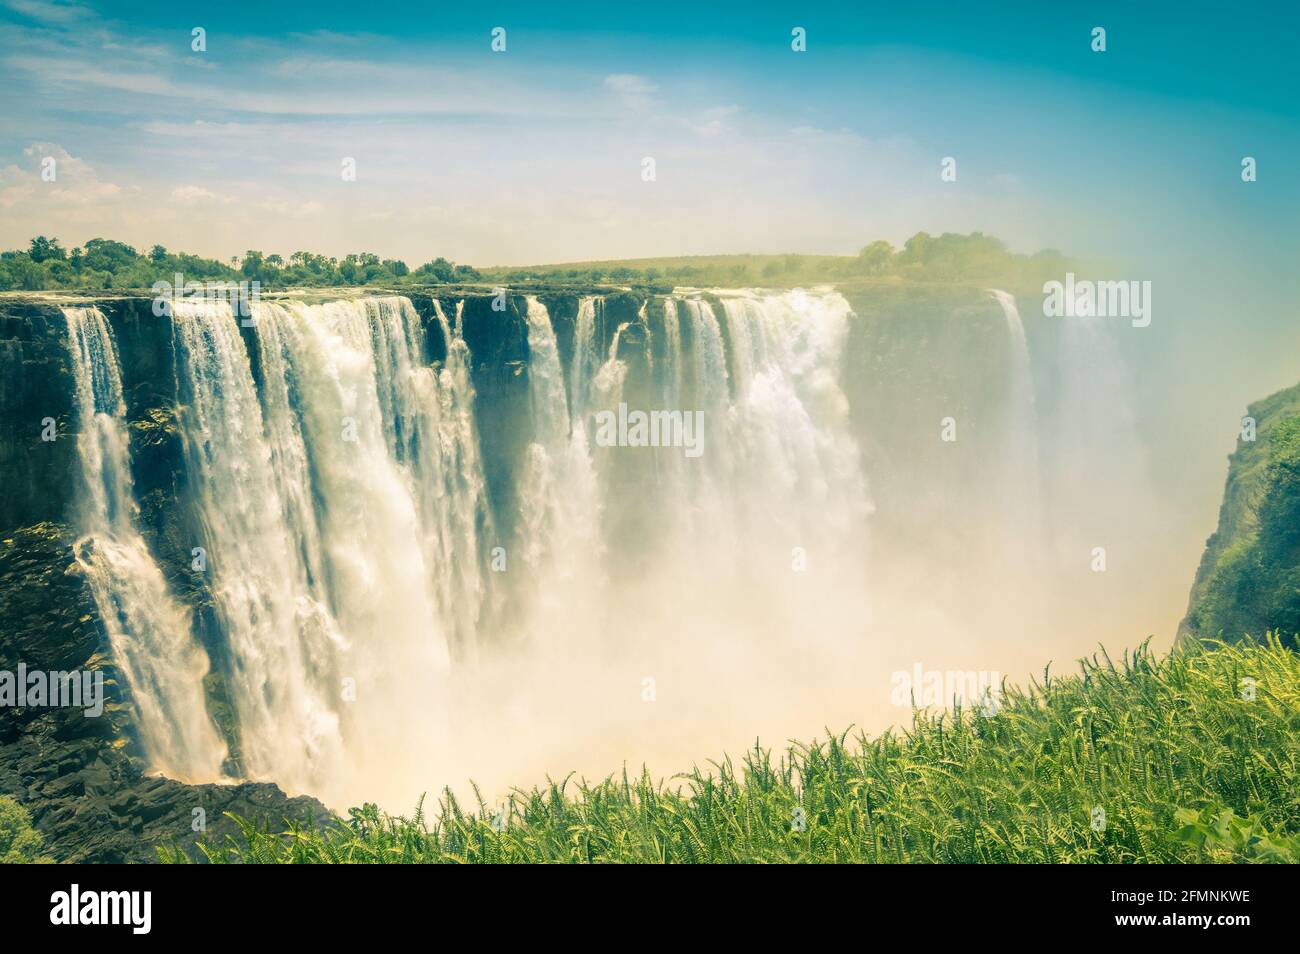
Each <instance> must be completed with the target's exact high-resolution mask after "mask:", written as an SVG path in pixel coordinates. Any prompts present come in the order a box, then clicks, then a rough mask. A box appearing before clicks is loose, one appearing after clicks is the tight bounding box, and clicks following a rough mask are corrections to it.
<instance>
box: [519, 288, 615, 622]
mask: <svg viewBox="0 0 1300 954" xmlns="http://www.w3.org/2000/svg"><path fill="white" fill-rule="evenodd" d="M527 322H528V352H529V360H528V381H529V385H528V386H529V397H530V400H531V402H532V419H533V438H534V439H533V440H532V441H531V442H530V443H529V445H528V449H527V457H526V462H525V465H524V474H523V477H522V479H521V480H520V482H519V486H520V517H521V528H522V529H521V539H522V551H523V558H524V562H525V564H526V565H527V566H528V567H529V571H530V575H531V577H532V579H533V584H534V585H533V586H532V587H531V596H532V599H533V601H534V607H535V609H534V618H533V620H532V621H531V622H532V624H533V627H534V628H535V631H536V632H541V631H543V630H544V629H545V628H546V624H547V621H550V622H554V620H555V618H556V617H557V616H559V615H560V614H562V613H563V612H564V610H565V607H566V606H568V607H569V608H570V609H571V610H573V611H574V612H578V613H580V612H582V609H581V608H580V607H578V606H573V605H572V604H573V602H574V601H575V600H578V601H583V600H584V599H585V598H584V595H583V594H584V591H585V593H586V594H587V596H588V597H589V596H590V594H591V593H592V592H594V591H596V590H597V589H598V588H599V581H600V575H601V562H600V534H599V527H600V507H599V502H598V501H599V498H598V495H597V483H596V472H595V468H594V467H593V466H592V460H591V453H590V450H589V446H588V442H587V430H586V428H585V427H583V426H582V424H581V421H580V420H579V421H575V422H573V424H572V426H570V419H569V413H568V399H567V397H566V395H565V382H564V375H563V372H562V371H561V367H560V352H559V347H558V346H557V344H556V340H555V330H554V328H553V327H552V325H551V317H550V313H549V312H548V311H547V308H546V306H545V305H543V304H542V303H541V302H540V301H538V300H537V299H536V298H534V297H529V298H528V299H527Z"/></svg>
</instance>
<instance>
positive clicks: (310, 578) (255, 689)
mask: <svg viewBox="0 0 1300 954" xmlns="http://www.w3.org/2000/svg"><path fill="white" fill-rule="evenodd" d="M172 311H173V314H172V330H173V335H174V340H175V348H176V374H177V397H178V401H179V408H178V410H179V419H180V423H181V433H182V436H183V438H184V444H185V451H186V458H187V465H188V469H189V473H190V480H191V482H192V484H193V487H194V492H195V495H196V498H197V500H196V503H197V509H198V511H199V514H200V518H201V520H202V523H203V529H204V539H205V545H206V548H207V572H208V573H209V574H210V577H211V582H210V584H209V585H210V588H211V591H212V595H213V598H214V600H215V602H216V606H217V609H218V612H219V614H220V617H221V621H222V624H223V628H224V631H225V637H226V642H227V651H228V653H229V657H230V662H229V665H228V667H227V668H228V672H227V674H226V678H227V683H228V685H227V691H228V694H229V696H230V698H231V701H232V703H233V705H234V707H235V709H236V711H237V713H238V717H239V738H240V753H239V754H240V764H241V767H242V768H243V771H244V772H245V773H246V774H248V775H250V776H252V777H254V778H271V777H274V778H275V779H277V780H278V781H281V782H282V784H284V785H285V786H286V787H287V788H289V789H290V790H294V791H313V790H316V791H319V790H322V789H323V788H324V787H325V786H326V785H327V783H328V782H329V780H331V779H332V778H333V777H335V776H336V775H337V774H338V773H339V772H341V771H344V770H345V768H346V753H345V745H344V731H345V730H344V725H343V722H344V719H345V715H344V713H343V712H342V711H341V706H340V705H339V704H338V702H337V700H338V690H337V688H336V687H337V686H338V685H339V682H340V681H341V679H342V676H343V673H342V672H341V671H340V670H339V668H338V665H337V664H338V659H339V655H340V653H341V651H342V650H343V649H344V648H345V647H346V646H347V642H348V641H347V637H345V636H344V634H343V632H342V631H341V629H340V628H339V625H338V622H337V620H336V619H335V617H334V615H333V613H332V612H331V610H330V607H329V605H328V602H327V596H326V593H325V589H324V588H325V580H324V576H325V573H324V570H323V568H324V566H325V559H326V546H327V545H326V544H325V543H324V541H323V540H322V536H323V535H322V534H321V533H320V532H319V528H318V527H317V526H316V524H315V522H314V513H313V511H314V510H315V507H314V505H313V504H312V503H309V502H311V501H313V500H314V491H313V490H310V489H308V488H307V487H305V486H302V487H299V488H295V487H294V483H295V482H298V481H304V480H305V479H306V478H307V476H308V474H311V473H312V471H313V468H312V467H311V465H310V464H309V463H308V456H307V437H306V435H305V434H304V433H303V430H302V428H300V427H299V426H298V423H297V422H296V420H294V419H292V416H291V414H290V410H289V409H290V401H291V400H293V399H294V398H293V395H292V394H291V393H290V392H289V391H287V390H286V389H285V388H286V385H285V382H283V381H281V382H274V383H272V384H271V385H270V386H268V387H267V388H266V389H265V390H266V393H267V395H268V401H267V409H268V412H269V414H270V420H269V421H266V420H265V419H264V416H263V411H262V404H261V401H260V400H259V397H258V393H257V390H256V388H255V387H254V384H253V376H252V371H251V366H250V364H249V358H248V352H247V350H246V348H245V346H244V341H243V338H242V337H241V336H240V333H239V326H238V323H237V321H236V319H235V316H234V314H233V312H232V311H231V309H230V306H229V305H227V304H225V303H221V302H199V301H178V302H176V303H174V305H173V309H172ZM268 324H271V323H270V322H268ZM275 343H278V344H280V345H281V348H280V349H277V348H276V347H275ZM275 343H272V342H271V341H269V340H268V342H267V344H266V346H265V347H263V348H262V349H261V350H262V353H263V354H264V355H266V356H267V357H268V360H269V361H271V362H276V361H282V360H283V358H284V351H283V348H284V347H285V343H284V342H275ZM277 385H278V386H277ZM273 448H274V450H273ZM286 462H289V463H291V464H292V467H286V466H285V464H286ZM313 476H314V474H313ZM287 492H293V493H294V494H296V497H297V499H296V500H292V499H289V498H288V497H287V496H286V494H287Z"/></svg>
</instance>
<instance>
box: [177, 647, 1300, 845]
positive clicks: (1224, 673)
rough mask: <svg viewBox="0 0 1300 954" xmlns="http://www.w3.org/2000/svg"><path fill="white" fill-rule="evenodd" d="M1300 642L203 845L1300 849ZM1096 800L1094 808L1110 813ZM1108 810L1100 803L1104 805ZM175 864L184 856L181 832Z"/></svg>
mask: <svg viewBox="0 0 1300 954" xmlns="http://www.w3.org/2000/svg"><path fill="white" fill-rule="evenodd" d="M1298 769H1300V656H1297V655H1296V653H1294V652H1293V651H1291V650H1290V649H1287V648H1285V647H1284V646H1283V645H1282V644H1281V643H1280V642H1279V641H1278V640H1276V639H1273V638H1270V639H1269V640H1268V641H1267V642H1266V644H1264V645H1257V644H1253V643H1250V642H1244V643H1240V644H1237V645H1231V646H1226V645H1219V644H1216V645H1214V646H1206V647H1203V648H1202V647H1192V648H1188V649H1184V650H1180V651H1178V652H1175V653H1174V654H1172V655H1170V656H1168V657H1167V658H1165V659H1162V660H1161V659H1157V658H1155V657H1154V656H1153V655H1152V654H1151V653H1150V651H1149V650H1148V649H1147V648H1146V647H1143V648H1141V649H1139V650H1138V651H1136V652H1134V653H1131V654H1126V655H1125V656H1124V658H1123V659H1122V660H1121V661H1120V662H1119V663H1114V662H1112V661H1111V660H1110V658H1109V657H1107V656H1105V655H1104V654H1103V655H1102V656H1101V657H1100V658H1094V659H1091V660H1086V661H1084V662H1083V663H1081V666H1080V672H1079V673H1078V674H1077V675H1071V676H1068V677H1053V676H1051V675H1050V674H1049V673H1047V672H1044V675H1043V679H1042V682H1041V683H1037V682H1035V683H1034V684H1032V685H1031V686H1030V687H1029V688H1028V689H1027V690H1023V691H1022V690H1019V689H1013V688H1007V689H1006V690H1005V691H1004V693H1003V696H1002V699H1001V701H1000V705H999V707H998V708H997V710H996V711H995V712H992V713H991V714H986V713H985V712H983V711H967V712H960V711H958V712H955V713H953V712H949V713H942V714H938V713H930V714H927V713H924V712H917V713H916V714H915V715H914V721H913V725H912V728H911V730H910V731H904V732H889V733H885V734H884V735H882V736H880V737H878V738H875V739H869V738H866V737H864V736H858V737H857V738H856V739H855V740H854V741H853V742H852V743H850V742H849V741H848V739H847V734H846V735H844V736H838V737H832V738H830V739H828V740H827V741H824V742H815V743H812V744H809V745H801V744H796V745H792V746H790V747H789V748H788V749H786V750H785V752H783V753H781V754H779V755H776V754H774V753H772V752H770V751H767V750H762V749H759V748H755V749H754V750H752V751H751V752H749V753H747V754H746V755H745V757H744V758H743V760H742V761H741V763H740V764H739V765H735V764H733V763H732V761H731V760H729V759H728V760H725V761H723V762H721V763H718V764H714V765H713V766H712V767H711V768H710V769H709V770H707V771H702V770H699V769H697V770H695V771H693V772H691V773H689V774H687V775H683V776H679V777H678V778H676V779H673V780H672V781H671V782H669V783H668V784H666V785H665V784H660V783H655V782H653V781H652V780H651V779H650V778H649V777H647V776H645V775H642V777H640V778H635V779H631V778H628V777H627V776H626V774H625V775H624V776H623V777H622V778H611V779H608V780H606V781H604V782H600V783H597V784H587V783H584V782H578V781H574V780H573V779H567V780H565V781H563V782H557V783H553V784H551V785H549V786H547V787H544V788H539V789H535V790H532V791H527V792H525V791H518V792H516V793H515V795H514V796H513V798H512V799H511V800H510V801H509V803H508V804H507V805H505V806H500V807H498V806H495V805H489V804H487V803H485V802H484V801H483V800H482V799H481V798H480V799H479V800H478V803H477V805H475V806H473V807H472V809H471V810H466V808H465V807H464V806H462V805H461V804H460V803H459V802H458V801H457V800H456V799H455V798H454V797H453V796H452V795H451V794H450V793H449V792H448V793H444V794H443V796H442V798H441V799H440V800H439V803H438V807H437V811H436V813H434V814H433V815H428V814H426V813H424V812H423V811H422V810H417V811H416V813H415V815H414V816H413V817H411V818H397V817H391V816H388V815H385V814H383V813H381V812H380V811H378V810H377V809H376V808H375V807H374V806H373V805H367V806H365V807H364V808H360V809H353V810H352V812H351V814H350V817H349V818H348V819H347V820H346V821H343V822H339V823H336V824H332V825H327V826H324V827H317V826H299V825H291V826H289V827H288V828H287V829H284V830H281V829H270V828H267V827H265V826H258V825H254V824H252V823H249V822H247V821H242V820H241V821H240V823H241V828H242V837H240V838H231V839H228V840H226V841H225V842H223V843H217V844H202V845H200V850H201V851H202V853H203V855H204V856H205V857H206V858H207V859H208V860H210V861H213V862H244V863H308V862H328V863H401V862H460V863H464V862H552V861H559V862H809V861H817V862H1110V863H1114V862H1174V861H1178V862H1197V861H1215V862H1232V861H1248V862H1256V861H1261V862H1262V861H1289V862H1294V861H1300V793H1298V791H1297V786H1296V782H1297V775H1298V774H1300V773H1298ZM1099 809H1100V812H1099V811H1098V810H1099ZM1103 813H1104V814H1103ZM161 855H162V858H163V860H164V861H169V862H180V861H185V860H186V855H185V853H184V852H183V851H182V850H181V849H180V848H179V847H173V848H170V849H168V850H164V851H162V852H161Z"/></svg>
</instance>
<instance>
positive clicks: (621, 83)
mask: <svg viewBox="0 0 1300 954" xmlns="http://www.w3.org/2000/svg"><path fill="white" fill-rule="evenodd" d="M605 89H606V90H608V91H609V92H611V93H613V94H614V96H616V97H617V98H618V100H619V102H620V103H622V105H623V106H624V107H626V108H628V109H635V110H643V109H648V108H649V107H651V106H654V105H656V104H657V100H656V99H655V93H657V92H658V91H659V87H658V86H656V85H655V84H654V83H652V82H650V80H648V79H646V78H645V77H644V76H638V75H637V74H635V73H611V74H609V75H608V76H606V77H605Z"/></svg>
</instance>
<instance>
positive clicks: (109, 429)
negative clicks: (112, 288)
mask: <svg viewBox="0 0 1300 954" xmlns="http://www.w3.org/2000/svg"><path fill="white" fill-rule="evenodd" d="M63 313H64V315H65V317H66V318H67V322H68V352H69V355H70V356H71V364H72V374H73V380H74V382H75V391H74V397H75V406H76V410H77V421H78V427H79V432H78V435H77V452H78V457H79V459H80V462H81V496H80V502H79V503H80V505H79V507H78V510H77V513H78V516H77V523H78V529H79V530H80V532H81V533H82V536H81V538H80V539H79V540H77V542H76V544H75V546H74V552H75V556H76V560H77V565H78V566H79V567H80V569H81V571H82V572H83V573H84V574H85V577H86V580H87V582H88V583H89V585H90V590H91V594H92V596H93V597H94V600H95V605H96V607H97V608H98V610H99V616H100V620H101V621H102V623H103V625H104V629H105V631H106V632H107V634H108V639H109V643H110V645H111V646H112V649H113V655H114V659H115V661H116V663H117V665H118V667H119V668H120V669H121V671H122V673H123V675H124V676H125V678H126V682H127V685H128V686H129V687H130V692H131V701H132V704H133V706H134V709H135V712H136V715H137V725H138V727H139V730H140V735H141V740H142V742H143V745H144V748H145V752H146V754H147V756H148V759H149V762H150V763H151V765H152V766H153V767H154V768H157V769H159V770H161V771H163V772H165V773H167V774H169V775H172V776H174V777H176V778H181V779H186V780H195V781H199V780H210V779H213V778H216V777H218V776H219V775H220V774H221V766H222V762H223V761H224V760H225V758H226V747H225V744H224V743H223V742H222V741H221V739H220V738H219V736H218V735H217V732H216V729H215V728H214V726H213V724H212V720H211V719H210V718H209V717H208V714H207V707H206V705H205V701H204V689H203V680H204V677H205V676H206V675H207V674H208V668H209V667H208V658H207V655H206V654H205V653H204V651H203V649H202V648H201V647H200V646H198V644H197V643H196V642H195V640H194V638H193V636H192V634H191V630H190V620H189V616H188V614H187V613H186V612H185V611H184V610H183V609H182V608H181V606H180V605H179V604H178V603H177V602H176V600H175V599H174V598H173V597H172V594H171V592H170V591H169V589H168V586H167V582H166V580H165V579H164V577H163V574H162V571H161V569H160V568H159V567H158V564H157V563H156V562H155V561H154V558H153V555H152V554H151V553H150V552H149V548H148V546H147V545H146V543H145V541H144V538H143V537H142V536H141V535H140V532H139V530H138V529H137V527H136V511H137V507H136V503H135V498H134V497H133V495H132V480H131V462H130V451H129V447H128V442H127V431H126V422H125V415H126V405H125V402H124V401H123V397H122V378H121V372H120V370H119V367H118V360H117V350H116V347H115V345H114V342H113V336H112V331H111V329H110V328H109V324H108V322H107V320H106V319H105V318H104V316H103V314H101V313H100V311H99V309H98V308H65V309H64V311H63Z"/></svg>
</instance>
